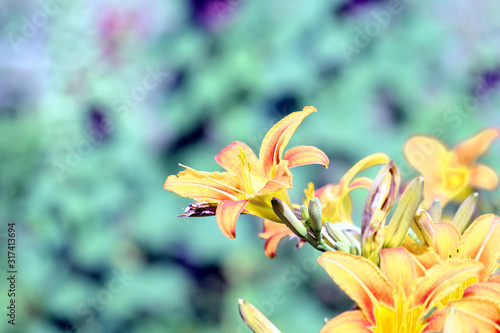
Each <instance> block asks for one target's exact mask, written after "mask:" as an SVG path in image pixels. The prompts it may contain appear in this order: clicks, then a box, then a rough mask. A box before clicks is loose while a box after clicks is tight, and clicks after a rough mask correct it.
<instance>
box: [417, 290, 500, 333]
mask: <svg viewBox="0 0 500 333" xmlns="http://www.w3.org/2000/svg"><path fill="white" fill-rule="evenodd" d="M451 307H453V308H454V309H455V311H456V318H457V319H458V321H459V322H458V325H457V326H459V327H460V331H458V333H470V332H474V333H476V332H477V333H496V332H499V331H500V326H499V324H500V310H499V309H498V307H497V306H495V305H494V304H492V303H491V302H488V301H485V300H477V299H468V298H463V299H462V300H459V301H455V302H451V303H450V304H449V305H448V306H447V307H445V308H443V309H441V310H438V311H436V312H435V313H433V314H432V315H431V317H430V318H429V323H428V324H427V326H426V328H425V330H424V332H440V331H441V330H442V329H443V327H444V325H445V321H446V318H447V315H448V311H449V309H450V308H451Z"/></svg>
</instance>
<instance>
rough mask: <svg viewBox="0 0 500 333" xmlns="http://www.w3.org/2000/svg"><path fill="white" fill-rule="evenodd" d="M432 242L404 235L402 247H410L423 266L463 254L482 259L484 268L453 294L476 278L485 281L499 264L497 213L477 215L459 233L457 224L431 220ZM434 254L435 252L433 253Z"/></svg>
mask: <svg viewBox="0 0 500 333" xmlns="http://www.w3.org/2000/svg"><path fill="white" fill-rule="evenodd" d="M433 231H434V239H435V241H434V244H431V245H433V246H432V247H430V248H427V246H425V245H421V244H417V243H415V242H414V241H413V240H411V239H409V238H406V239H405V241H404V243H403V247H405V248H406V249H407V250H408V251H410V252H411V253H412V254H413V255H414V256H415V258H416V260H418V261H419V262H420V263H421V264H422V265H423V266H425V267H426V268H429V267H432V265H435V264H437V263H438V262H440V261H444V260H448V259H449V258H464V259H469V260H474V261H479V262H481V263H483V265H484V268H483V269H482V270H481V271H479V272H478V273H477V275H475V276H474V277H473V279H471V280H470V281H468V283H467V284H466V285H464V286H462V289H461V290H457V292H456V296H455V297H456V298H458V299H459V298H460V297H461V296H462V294H461V293H462V292H463V290H464V289H465V288H466V287H467V286H469V285H471V284H473V283H476V282H484V281H487V280H488V278H490V276H491V275H492V274H493V273H494V272H495V271H496V270H497V269H498V268H500V265H499V263H498V259H499V257H500V242H499V241H498V240H499V239H500V217H498V216H496V215H494V214H486V215H481V216H479V217H478V218H477V219H475V220H474V222H472V223H471V225H470V226H469V227H468V228H467V229H466V230H465V232H464V234H463V235H460V231H459V230H458V228H457V227H456V226H455V225H454V224H452V223H450V222H438V223H434V224H433ZM436 255H437V256H436Z"/></svg>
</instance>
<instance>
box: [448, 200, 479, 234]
mask: <svg viewBox="0 0 500 333" xmlns="http://www.w3.org/2000/svg"><path fill="white" fill-rule="evenodd" d="M477 198H478V194H477V193H472V194H471V195H469V196H468V197H467V199H465V200H464V202H462V204H461V205H460V207H458V210H457V213H456V214H455V216H454V217H453V220H452V221H451V223H453V224H454V225H456V226H457V228H458V230H459V231H460V233H461V234H463V233H464V231H465V229H467V228H468V227H469V224H470V223H471V219H472V215H473V214H474V212H475V210H476V207H477Z"/></svg>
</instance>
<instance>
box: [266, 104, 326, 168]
mask: <svg viewBox="0 0 500 333" xmlns="http://www.w3.org/2000/svg"><path fill="white" fill-rule="evenodd" d="M313 112H317V110H316V108H315V107H312V106H306V107H304V109H302V111H297V112H293V113H291V114H289V115H288V116H286V117H285V118H283V119H281V120H280V121H279V122H278V123H276V124H275V125H274V126H273V127H272V128H271V129H270V130H269V132H267V134H266V136H265V137H264V140H263V141H262V146H261V147H260V152H259V160H260V161H262V164H263V171H264V173H265V174H266V175H268V177H269V178H273V177H274V175H273V167H274V166H276V165H278V164H279V163H280V161H281V156H282V155H283V151H284V150H285V147H286V145H287V144H288V142H289V141H290V138H291V137H292V135H293V133H294V132H295V130H296V129H297V127H298V126H299V125H300V123H301V122H302V120H304V118H305V117H307V116H308V115H310V114H311V113H313Z"/></svg>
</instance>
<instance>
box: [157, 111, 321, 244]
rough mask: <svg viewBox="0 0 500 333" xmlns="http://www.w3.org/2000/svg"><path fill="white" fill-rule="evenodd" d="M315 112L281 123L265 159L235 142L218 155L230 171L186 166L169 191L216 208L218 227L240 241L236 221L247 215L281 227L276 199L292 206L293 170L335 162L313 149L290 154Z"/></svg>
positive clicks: (267, 140)
mask: <svg viewBox="0 0 500 333" xmlns="http://www.w3.org/2000/svg"><path fill="white" fill-rule="evenodd" d="M313 112H316V109H315V108H314V107H312V106H307V107H305V108H304V109H303V110H302V111H297V112H293V113H291V114H289V115H288V116H286V117H285V118H283V119H282V120H281V121H279V122H278V123H277V124H275V125H274V126H273V127H272V128H271V129H270V130H269V132H267V134H266V136H265V137H264V140H263V141H262V145H261V148H260V152H259V158H257V156H256V155H255V154H254V152H253V151H252V149H251V148H250V147H248V146H247V145H246V144H244V143H243V142H239V141H235V142H233V143H232V144H230V145H229V146H227V147H226V148H224V149H222V150H221V151H220V152H219V154H218V155H216V156H215V160H216V162H217V163H218V164H219V165H220V166H221V167H222V168H224V169H225V170H226V172H204V171H197V170H195V169H192V168H189V167H186V170H184V171H182V172H180V173H179V174H178V175H177V176H175V175H171V176H169V177H168V178H167V180H166V181H165V184H164V185H163V187H164V188H165V189H166V190H169V191H172V192H174V193H177V194H179V195H181V196H183V197H189V198H192V199H194V200H196V201H205V202H207V203H208V204H216V205H217V208H216V211H215V215H216V219H217V224H218V225H219V228H220V229H221V231H222V232H223V233H224V234H225V235H226V236H227V237H229V238H235V237H236V220H237V219H238V216H239V215H240V214H241V213H246V214H252V215H257V216H259V217H262V218H265V219H269V220H272V221H276V222H280V220H279V219H278V217H277V216H276V214H274V212H273V209H272V207H271V199H272V198H273V197H277V198H279V199H281V200H282V201H284V202H285V203H286V204H288V205H289V206H290V207H291V206H292V204H291V202H290V198H289V197H288V193H287V192H286V190H287V189H290V188H292V173H291V172H290V170H289V169H290V168H293V167H297V166H301V165H307V164H322V165H324V166H325V167H327V166H328V163H329V160H328V157H327V156H326V155H325V153H323V152H322V151H321V150H320V149H318V148H316V147H312V146H297V147H293V148H291V149H289V150H288V151H286V152H284V150H285V147H286V145H287V144H288V142H289V141H290V138H291V137H292V135H293V133H294V132H295V130H296V129H297V127H298V126H299V124H300V123H301V122H302V120H303V119H304V118H305V117H307V116H308V115H309V114H311V113H313ZM283 153H284V154H283Z"/></svg>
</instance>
